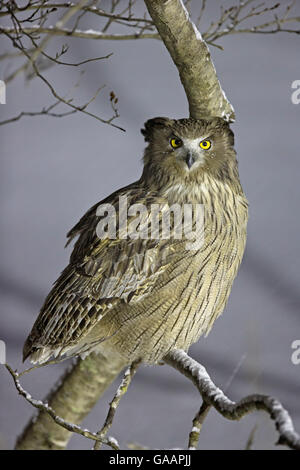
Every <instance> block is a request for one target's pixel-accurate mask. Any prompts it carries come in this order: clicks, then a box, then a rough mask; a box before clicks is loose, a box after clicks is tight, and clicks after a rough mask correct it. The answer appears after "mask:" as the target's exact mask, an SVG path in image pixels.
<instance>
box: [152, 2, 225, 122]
mask: <svg viewBox="0 0 300 470" xmlns="http://www.w3.org/2000/svg"><path fill="white" fill-rule="evenodd" d="M145 3H146V5H147V8H148V11H149V13H150V15H151V17H152V19H153V21H154V22H155V25H156V27H157V29H158V31H159V33H160V36H161V38H162V40H163V41H164V43H165V46H166V47H167V49H168V51H169V53H170V55H171V57H172V59H173V61H174V63H175V65H176V67H177V69H178V71H179V75H180V79H181V82H182V85H183V87H184V89H185V92H186V95H187V99H188V102H189V109H190V116H191V117H194V118H201V117H202V118H203V117H206V118H209V117H213V116H218V117H222V118H223V119H225V120H227V121H232V120H234V111H233V108H232V106H231V104H230V103H229V101H228V100H227V98H226V96H225V94H224V92H223V90H222V88H221V85H220V82H219V80H218V78H217V74H216V70H215V67H214V65H213V63H212V60H211V57H210V53H209V50H208V48H207V45H206V44H205V42H204V41H203V39H202V37H201V35H200V33H199V31H198V30H197V28H196V26H195V25H194V23H193V22H192V21H191V20H190V18H189V15H188V13H187V11H186V9H185V7H184V5H183V3H182V2H181V0H168V1H166V0H164V1H159V0H145Z"/></svg>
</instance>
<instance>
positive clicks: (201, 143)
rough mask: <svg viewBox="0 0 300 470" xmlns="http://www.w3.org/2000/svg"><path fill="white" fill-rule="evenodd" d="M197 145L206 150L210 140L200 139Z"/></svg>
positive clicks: (209, 145)
mask: <svg viewBox="0 0 300 470" xmlns="http://www.w3.org/2000/svg"><path fill="white" fill-rule="evenodd" d="M199 145H200V147H201V148H202V149H203V150H208V149H209V148H210V147H211V141H210V140H202V142H200V144H199Z"/></svg>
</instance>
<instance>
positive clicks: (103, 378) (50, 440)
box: [16, 354, 126, 450]
mask: <svg viewBox="0 0 300 470" xmlns="http://www.w3.org/2000/svg"><path fill="white" fill-rule="evenodd" d="M125 365H126V364H125V363H123V362H122V361H120V359H119V358H117V357H112V356H111V357H110V358H109V360H108V359H107V358H106V357H104V356H102V355H101V354H98V355H96V354H91V355H90V356H88V357H87V358H86V359H85V360H82V359H79V360H78V361H77V362H76V364H75V365H74V366H72V368H71V369H70V370H67V371H66V373H65V374H64V376H63V377H62V378H61V380H60V381H59V383H58V384H57V386H56V388H54V389H53V390H52V391H51V392H50V393H49V394H48V396H47V397H46V399H45V400H44V401H46V402H47V403H48V404H49V407H50V408H52V409H53V410H55V414H56V415H58V416H60V417H61V418H63V419H64V420H65V421H68V422H70V423H74V424H79V423H80V422H81V421H82V420H83V419H84V418H85V416H86V415H87V414H88V413H89V412H90V410H91V409H92V408H93V406H94V405H95V404H96V403H97V401H98V399H99V397H100V396H101V395H102V394H103V393H104V391H105V390H106V389H107V388H108V386H109V385H110V384H111V383H112V382H113V380H115V378H116V377H117V376H118V374H119V373H120V372H121V370H122V369H123V368H124V367H125ZM71 436H72V434H71V432H70V431H69V430H67V429H66V428H64V427H62V426H60V425H58V424H57V423H56V422H55V421H53V418H52V417H50V416H49V415H48V414H47V413H46V412H45V411H43V410H39V414H38V415H37V416H36V417H34V418H32V419H31V420H30V422H29V423H28V425H27V426H26V428H25V429H24V431H23V433H22V434H21V435H20V437H19V438H18V440H17V443H16V449H17V450H55V449H56V450H62V449H64V448H65V447H66V445H67V443H68V441H69V440H70V438H71Z"/></svg>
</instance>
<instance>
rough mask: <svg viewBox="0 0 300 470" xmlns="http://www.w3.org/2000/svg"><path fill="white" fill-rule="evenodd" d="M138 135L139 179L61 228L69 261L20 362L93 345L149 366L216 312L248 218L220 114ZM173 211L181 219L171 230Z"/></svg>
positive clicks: (183, 344)
mask: <svg viewBox="0 0 300 470" xmlns="http://www.w3.org/2000/svg"><path fill="white" fill-rule="evenodd" d="M141 132H142V134H143V136H144V138H145V141H146V143H147V147H146V149H145V151H144V167H143V171H142V175H141V177H140V179H139V180H138V181H136V182H134V183H132V184H130V185H128V186H126V187H124V188H122V189H119V190H118V191H116V192H114V193H113V194H111V195H110V196H108V197H107V198H106V199H104V200H103V201H100V202H98V203H97V204H95V205H94V206H93V207H92V208H91V209H90V210H88V211H87V213H86V214H85V215H84V216H83V217H82V218H81V219H80V221H79V222H78V223H77V224H76V225H75V227H74V228H73V229H72V230H71V231H70V232H69V233H68V235H67V237H68V243H69V242H70V241H71V240H73V239H74V238H76V237H77V240H76V242H75V244H74V248H73V251H72V253H71V256H70V262H69V265H68V266H67V267H66V268H65V269H64V271H63V272H62V273H61V275H60V277H59V278H58V279H57V281H56V282H55V284H54V286H53V289H52V290H51V292H50V293H49V295H48V296H47V298H46V300H45V303H44V305H43V307H42V309H41V311H40V313H39V315H38V318H37V320H36V321H35V323H34V325H33V328H32V331H31V333H30V334H29V336H28V338H27V340H26V342H25V345H24V350H23V355H24V360H25V359H26V358H30V360H31V361H32V362H33V363H36V362H37V363H43V362H46V361H48V360H49V359H50V358H52V357H55V358H59V359H60V358H65V357H68V356H75V355H81V356H84V355H86V354H89V353H90V352H91V351H96V352H97V351H98V352H101V353H102V354H104V355H106V356H109V355H110V354H116V355H119V356H120V357H121V358H122V359H123V360H124V362H126V363H128V364H129V363H132V362H133V361H134V360H142V361H143V362H145V363H149V364H154V363H157V362H159V361H161V360H162V358H163V357H164V356H165V355H166V354H167V353H168V352H169V351H171V350H173V349H183V350H185V351H187V350H188V349H189V347H190V345H191V344H192V343H194V342H196V341H197V340H198V339H199V337H200V336H201V335H207V334H208V332H209V331H210V330H211V328H212V325H213V324H214V321H215V320H216V319H217V318H218V316H219V315H220V314H221V313H222V311H223V310H224V307H225V305H226V302H227V299H228V297H229V294H230V290H231V287H232V283H233V280H234V278H235V276H236V274H237V271H238V268H239V265H240V263H241V260H242V256H243V253H244V248H245V243H246V227H247V218H248V204H247V200H246V198H245V195H244V193H243V190H242V187H241V184H240V181H239V174H238V166H237V160H236V153H235V150H234V135H233V132H232V131H231V129H230V127H229V124H228V123H226V122H225V121H224V120H222V119H221V118H213V119H210V120H204V119H198V120H195V119H179V120H175V119H169V118H165V117H157V118H153V119H150V120H148V121H147V122H146V123H145V125H144V128H143V129H142V130H141ZM153 208H156V212H155V217H154V216H153ZM171 208H172V210H171ZM182 208H184V209H190V210H187V211H186V213H188V214H190V217H189V221H190V222H189V230H188V229H187V230H186V232H184V233H183V232H181V236H179V235H180V233H179V232H180V230H179V227H180V225H181V228H182V224H180V222H181V221H180V217H178V213H179V212H180V210H181V213H180V214H181V218H183V214H184V211H183V210H182ZM175 209H176V210H175ZM196 209H199V214H201V217H198V216H197V217H195V216H194V215H195V214H194V213H196V212H197V211H196ZM200 209H201V210H200ZM141 214H142V216H141ZM198 219H201V221H202V223H201V224H199V226H200V229H199V230H195V227H196V225H197V222H198ZM166 220H167V221H168V223H169V225H168V224H167V223H166ZM153 221H155V222H156V223H155V224H154V223H153ZM153 226H154V228H153ZM130 227H131V228H130ZM166 227H167V228H169V232H168V230H167V232H168V233H165V232H166V231H165V228H166ZM108 229H110V230H108ZM150 229H151V230H150ZM192 235H193V236H194V238H195V240H194V241H193V242H192V241H191V240H192ZM200 242H201V243H200Z"/></svg>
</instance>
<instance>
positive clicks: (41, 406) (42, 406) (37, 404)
mask: <svg viewBox="0 0 300 470" xmlns="http://www.w3.org/2000/svg"><path fill="white" fill-rule="evenodd" d="M4 365H5V367H6V369H7V370H8V372H9V373H10V375H11V376H12V378H13V381H14V383H15V386H16V389H17V390H18V392H19V395H21V396H22V397H24V398H25V400H26V401H27V402H28V403H30V404H31V405H32V406H33V407H34V408H37V409H38V410H42V411H44V412H45V413H47V414H48V415H49V416H50V417H51V418H52V419H53V420H54V421H55V423H56V424H58V425H59V426H62V427H63V428H64V429H66V430H67V431H70V432H74V433H76V434H80V435H81V436H83V437H86V438H88V439H91V440H93V441H95V442H96V443H102V444H106V445H107V446H109V447H111V448H112V449H114V450H118V449H119V446H118V444H117V442H116V440H115V439H114V438H112V437H109V438H105V437H102V436H99V435H98V434H96V433H93V432H91V431H89V430H88V429H82V428H81V427H80V426H78V425H77V424H73V423H69V422H67V421H65V420H64V419H63V418H61V417H60V416H58V415H57V414H56V413H55V411H54V410H53V408H51V406H49V405H48V403H43V402H42V401H40V400H35V399H34V398H32V397H31V395H30V394H29V393H28V392H26V390H24V388H23V387H22V386H21V384H20V381H19V377H20V376H19V374H18V372H16V371H13V369H12V368H11V367H10V366H9V365H8V364H4Z"/></svg>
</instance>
